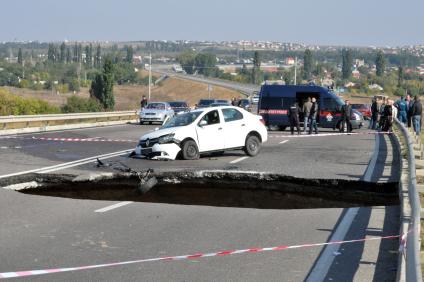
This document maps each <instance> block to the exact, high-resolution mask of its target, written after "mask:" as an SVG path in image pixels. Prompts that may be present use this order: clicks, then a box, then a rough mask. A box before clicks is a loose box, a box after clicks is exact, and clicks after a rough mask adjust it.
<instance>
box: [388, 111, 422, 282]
mask: <svg viewBox="0 0 424 282" xmlns="http://www.w3.org/2000/svg"><path fill="white" fill-rule="evenodd" d="M395 124H396V125H397V126H398V127H399V129H400V130H401V132H402V135H403V137H404V139H405V141H406V143H407V144H406V145H407V149H408V155H407V156H408V174H409V177H408V196H409V204H410V206H411V217H410V219H409V225H408V234H407V237H406V238H407V239H406V250H405V252H406V254H405V256H406V257H405V264H406V265H405V276H404V277H405V280H406V281H422V273H421V263H420V224H421V222H420V221H421V219H420V213H421V205H420V196H419V194H418V189H417V178H416V171H415V169H416V168H415V153H414V140H413V139H412V138H411V136H410V134H409V132H408V129H407V128H406V127H405V126H404V125H403V124H402V123H401V122H399V120H397V119H395Z"/></svg>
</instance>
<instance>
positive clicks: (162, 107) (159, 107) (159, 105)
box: [146, 103, 165, 110]
mask: <svg viewBox="0 0 424 282" xmlns="http://www.w3.org/2000/svg"><path fill="white" fill-rule="evenodd" d="M146 108H147V109H154V110H165V104H164V103H150V104H148V105H147V107H146Z"/></svg>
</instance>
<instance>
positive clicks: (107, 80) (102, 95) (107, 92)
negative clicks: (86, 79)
mask: <svg viewBox="0 0 424 282" xmlns="http://www.w3.org/2000/svg"><path fill="white" fill-rule="evenodd" d="M113 72H114V70H113V63H112V60H111V59H110V58H106V59H105V63H104V65H103V71H102V73H101V74H97V75H96V77H95V79H94V81H93V82H92V83H91V89H90V94H91V96H93V97H95V98H96V99H97V100H98V101H99V102H100V104H102V106H103V108H104V109H105V110H113V108H114V106H115V97H114V96H113V84H114V77H113Z"/></svg>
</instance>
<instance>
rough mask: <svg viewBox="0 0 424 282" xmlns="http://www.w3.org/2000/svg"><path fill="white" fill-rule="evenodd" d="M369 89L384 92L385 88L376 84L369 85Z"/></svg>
mask: <svg viewBox="0 0 424 282" xmlns="http://www.w3.org/2000/svg"><path fill="white" fill-rule="evenodd" d="M368 88H369V89H371V90H379V91H383V87H381V86H380V85H378V84H377V83H374V84H371V85H369V86H368Z"/></svg>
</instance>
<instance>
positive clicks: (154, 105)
mask: <svg viewBox="0 0 424 282" xmlns="http://www.w3.org/2000/svg"><path fill="white" fill-rule="evenodd" d="M172 116H174V110H172V108H171V105H170V104H169V103H167V102H150V103H148V104H147V106H146V107H144V108H143V109H141V111H140V113H139V117H140V124H144V123H146V122H148V123H149V124H152V123H153V122H159V123H163V122H164V121H165V120H167V119H168V118H170V117H172Z"/></svg>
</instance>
